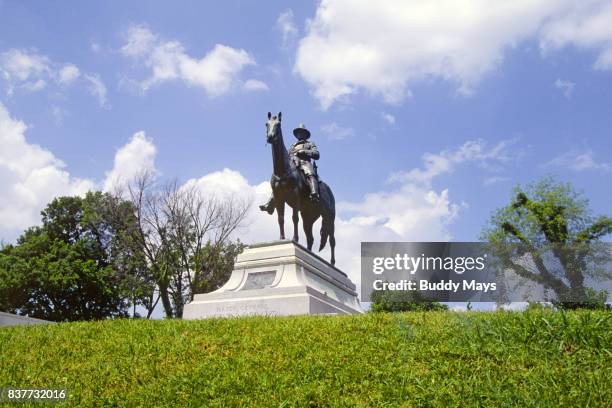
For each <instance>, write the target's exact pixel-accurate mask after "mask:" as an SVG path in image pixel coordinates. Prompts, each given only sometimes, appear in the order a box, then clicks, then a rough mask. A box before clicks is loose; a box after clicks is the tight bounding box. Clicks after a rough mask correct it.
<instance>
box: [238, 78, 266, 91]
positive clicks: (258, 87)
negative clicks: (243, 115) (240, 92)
mask: <svg viewBox="0 0 612 408" xmlns="http://www.w3.org/2000/svg"><path fill="white" fill-rule="evenodd" d="M242 87H243V88H244V90H245V91H269V90H270V87H268V85H267V84H266V83H265V82H263V81H259V80H257V79H248V80H247V81H245V83H244V84H243V85H242Z"/></svg>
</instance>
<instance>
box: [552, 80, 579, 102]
mask: <svg viewBox="0 0 612 408" xmlns="http://www.w3.org/2000/svg"><path fill="white" fill-rule="evenodd" d="M575 86H576V84H575V83H573V82H572V81H568V80H564V79H561V78H557V80H556V81H555V88H557V89H560V90H561V91H562V92H563V96H565V98H567V99H570V98H571V97H572V94H573V93H574V87H575Z"/></svg>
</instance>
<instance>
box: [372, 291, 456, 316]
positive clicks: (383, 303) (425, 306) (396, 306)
mask: <svg viewBox="0 0 612 408" xmlns="http://www.w3.org/2000/svg"><path fill="white" fill-rule="evenodd" d="M371 299H372V306H371V309H370V310H371V311H372V312H408V311H436V310H448V306H446V305H443V304H442V303H439V302H436V301H434V300H431V299H427V298H426V297H425V296H424V295H423V294H422V293H421V292H419V291H413V290H411V291H405V290H377V291H374V292H373V293H372V296H371Z"/></svg>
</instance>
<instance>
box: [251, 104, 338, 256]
mask: <svg viewBox="0 0 612 408" xmlns="http://www.w3.org/2000/svg"><path fill="white" fill-rule="evenodd" d="M281 120H282V113H281V112H279V113H278V115H275V116H273V115H272V114H271V113H270V112H268V121H267V123H266V129H267V132H266V140H267V142H268V143H269V144H270V145H272V166H273V173H272V179H271V180H270V185H271V186H272V197H270V199H269V200H268V202H267V203H266V204H263V205H260V206H259V208H260V209H261V210H262V211H266V212H268V214H273V213H274V210H276V215H277V217H278V226H279V229H280V239H285V203H287V204H289V206H290V207H291V208H292V209H293V215H292V217H291V219H292V220H293V240H294V241H295V242H298V223H299V217H300V215H301V216H302V226H303V228H304V233H305V234H306V244H307V248H308V250H309V251H312V244H313V242H314V238H313V236H312V226H313V224H314V223H315V221H316V220H318V219H319V217H321V243H320V245H319V251H321V250H322V249H323V248H324V247H325V244H326V243H327V241H328V240H329V245H330V248H331V260H330V262H331V264H332V265H333V264H334V263H335V262H336V259H335V253H334V249H335V247H336V238H335V237H334V220H335V218H336V202H335V200H334V195H333V193H332V191H331V189H330V188H329V186H328V185H327V184H325V183H324V182H323V181H321V180H320V179H319V176H318V174H317V165H316V163H315V160H319V157H320V154H319V151H318V150H317V146H316V145H315V144H314V143H313V142H311V141H309V140H308V139H310V132H309V131H308V129H306V127H305V126H304V125H303V124H300V125H299V126H298V127H297V128H295V129H294V130H293V135H294V136H295V137H296V138H297V141H296V142H295V143H294V144H293V146H291V149H289V151H287V148H286V147H285V142H284V140H283V132H282V130H281Z"/></svg>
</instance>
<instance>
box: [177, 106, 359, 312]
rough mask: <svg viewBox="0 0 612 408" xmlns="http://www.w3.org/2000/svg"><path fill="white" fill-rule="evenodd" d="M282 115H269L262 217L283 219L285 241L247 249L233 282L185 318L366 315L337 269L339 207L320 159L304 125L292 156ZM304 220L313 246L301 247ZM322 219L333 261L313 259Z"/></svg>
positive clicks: (189, 308)
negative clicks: (289, 235)
mask: <svg viewBox="0 0 612 408" xmlns="http://www.w3.org/2000/svg"><path fill="white" fill-rule="evenodd" d="M281 120H282V114H281V113H280V112H279V113H278V115H274V116H273V115H272V114H271V113H270V112H268V121H267V122H266V141H267V143H268V144H270V146H271V149H272V178H271V180H270V186H271V187H272V197H270V199H269V200H268V202H267V203H266V204H264V205H261V206H260V209H261V210H262V211H265V212H267V213H268V214H270V215H272V214H273V213H274V211H276V213H277V219H278V226H279V231H280V240H279V241H273V242H265V243H259V244H255V245H251V246H249V247H247V248H246V249H245V250H244V252H243V253H241V254H240V255H238V258H237V260H236V263H235V265H234V270H233V272H232V275H231V277H230V279H229V281H228V282H227V283H226V284H225V285H223V286H222V287H221V288H219V289H217V290H216V291H214V292H211V293H206V294H197V295H195V296H194V299H193V301H192V302H191V303H189V304H187V305H185V309H184V311H183V318H184V319H201V318H206V317H220V316H242V315H301V314H354V313H363V311H362V309H361V306H360V304H359V300H358V299H357V292H356V291H355V289H356V288H355V284H354V283H353V282H351V280H350V279H349V278H348V277H347V276H346V274H345V273H344V272H342V271H341V270H339V269H338V268H336V267H335V266H334V263H335V252H334V250H335V246H336V238H335V236H334V220H335V217H336V204H335V199H334V195H333V193H332V190H331V188H330V187H329V186H328V185H327V184H326V183H324V182H323V181H322V180H321V179H320V178H319V175H318V173H317V165H316V163H315V161H316V160H318V159H319V157H320V153H319V151H318V149H317V147H316V145H315V144H314V143H313V142H312V141H309V140H308V139H309V138H310V131H308V130H307V129H306V127H305V126H304V125H303V124H300V125H299V126H298V127H296V128H295V129H294V130H293V135H294V136H295V137H296V139H297V141H296V142H295V143H294V144H293V145H292V146H291V148H290V149H289V150H287V148H286V147H285V142H284V140H283V132H282V130H281ZM285 204H287V205H289V207H291V208H292V209H293V214H292V217H291V219H292V221H293V240H291V241H288V240H285V227H284V222H285V218H284V214H285ZM300 218H301V219H302V224H303V229H304V233H305V235H306V247H303V246H301V245H300V244H298V240H299V237H298V223H299V220H300ZM319 218H321V231H320V235H321V242H320V245H319V251H320V250H322V249H323V248H324V247H325V245H326V244H327V242H329V246H330V249H331V251H330V252H331V259H330V262H327V261H325V260H324V259H323V258H321V257H319V256H318V255H315V254H314V253H312V252H311V251H312V246H313V243H314V237H313V233H312V227H313V224H314V223H315V221H317V220H318V219H319Z"/></svg>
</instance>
